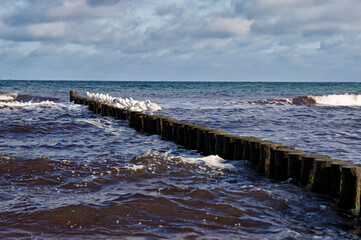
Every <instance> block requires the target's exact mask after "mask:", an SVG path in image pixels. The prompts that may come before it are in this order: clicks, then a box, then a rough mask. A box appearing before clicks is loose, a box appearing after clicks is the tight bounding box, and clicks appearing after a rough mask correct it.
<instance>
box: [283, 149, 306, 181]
mask: <svg viewBox="0 0 361 240" xmlns="http://www.w3.org/2000/svg"><path fill="white" fill-rule="evenodd" d="M302 156H303V153H297V152H290V153H288V170H287V178H288V179H291V181H292V182H293V183H298V181H299V180H300V175H301V164H302Z"/></svg>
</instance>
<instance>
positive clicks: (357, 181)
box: [337, 166, 361, 215]
mask: <svg viewBox="0 0 361 240" xmlns="http://www.w3.org/2000/svg"><path fill="white" fill-rule="evenodd" d="M341 178H342V180H341V182H342V184H341V193H340V198H339V201H338V204H337V206H338V207H339V208H341V209H345V210H348V211H349V212H350V213H352V214H354V215H359V213H360V187H361V168H360V166H343V167H342V177H341Z"/></svg>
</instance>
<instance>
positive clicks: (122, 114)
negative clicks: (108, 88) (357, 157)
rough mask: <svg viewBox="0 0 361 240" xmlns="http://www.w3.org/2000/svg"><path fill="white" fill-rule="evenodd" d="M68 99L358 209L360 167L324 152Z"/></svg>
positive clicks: (75, 97) (355, 212)
mask: <svg viewBox="0 0 361 240" xmlns="http://www.w3.org/2000/svg"><path fill="white" fill-rule="evenodd" d="M70 101H72V102H74V103H77V104H83V105H87V106H88V109H89V110H90V111H92V112H94V113H95V114H99V115H102V116H111V117H114V118H115V119H119V120H127V121H129V126H130V127H132V128H134V129H135V130H137V131H138V132H142V133H147V134H158V135H160V136H161V138H162V139H164V140H169V141H174V142H176V143H177V144H178V145H180V146H183V147H185V148H188V149H193V150H197V151H198V152H200V153H201V154H203V155H206V156H207V155H218V156H220V157H222V158H224V159H228V160H248V161H249V162H250V163H251V166H252V168H253V169H255V170H256V171H257V172H258V173H259V174H260V175H262V176H264V177H266V178H269V179H274V180H277V181H286V180H290V181H291V182H293V183H295V184H298V185H301V186H307V187H310V188H311V190H312V191H313V192H316V193H321V194H326V195H328V196H330V197H331V198H332V199H334V200H335V201H336V203H337V206H338V208H339V209H342V210H344V212H346V213H350V214H352V215H355V216H358V215H359V214H360V201H361V200H360V193H361V192H360V189H361V167H360V166H356V165H353V164H352V163H351V162H343V161H341V160H335V159H331V158H330V157H328V156H320V155H317V154H309V153H304V152H303V151H301V150H297V149H295V148H294V147H291V146H283V145H282V144H280V143H272V142H269V141H264V140H262V139H258V138H253V137H249V136H238V135H231V134H228V133H227V132H225V131H223V130H221V129H212V128H210V127H208V126H202V125H198V124H193V123H190V122H187V121H178V120H176V119H173V118H170V117H166V116H162V115H150V114H146V113H142V112H134V111H130V110H128V109H121V108H117V107H115V106H113V105H109V104H106V103H103V102H99V101H96V100H93V99H89V98H84V97H80V96H78V95H76V92H75V91H71V92H70Z"/></svg>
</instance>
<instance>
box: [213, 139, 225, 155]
mask: <svg viewBox="0 0 361 240" xmlns="http://www.w3.org/2000/svg"><path fill="white" fill-rule="evenodd" d="M225 137H226V134H224V133H217V134H216V144H215V153H216V154H217V155H218V156H220V157H221V158H223V157H224V151H223V150H224V139H225Z"/></svg>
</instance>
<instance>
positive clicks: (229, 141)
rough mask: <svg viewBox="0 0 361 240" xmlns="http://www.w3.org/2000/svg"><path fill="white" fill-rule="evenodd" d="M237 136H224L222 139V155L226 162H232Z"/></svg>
mask: <svg viewBox="0 0 361 240" xmlns="http://www.w3.org/2000/svg"><path fill="white" fill-rule="evenodd" d="M237 137H238V135H228V134H227V135H226V136H225V138H224V146H223V153H224V158H225V159H228V160H234V159H235V158H234V156H235V146H234V145H235V142H236V138H237Z"/></svg>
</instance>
